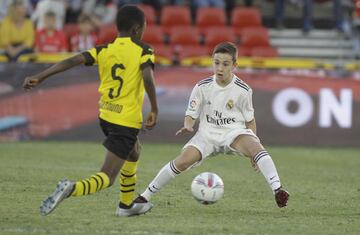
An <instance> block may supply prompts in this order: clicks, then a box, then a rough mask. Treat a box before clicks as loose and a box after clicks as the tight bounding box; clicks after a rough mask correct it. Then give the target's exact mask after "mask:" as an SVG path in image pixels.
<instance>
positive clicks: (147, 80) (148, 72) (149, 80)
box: [142, 66, 159, 129]
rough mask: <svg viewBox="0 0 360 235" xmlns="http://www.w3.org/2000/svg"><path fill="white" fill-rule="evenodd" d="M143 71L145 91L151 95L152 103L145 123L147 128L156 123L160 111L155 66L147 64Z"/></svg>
mask: <svg viewBox="0 0 360 235" xmlns="http://www.w3.org/2000/svg"><path fill="white" fill-rule="evenodd" d="M142 73H143V79H144V87H145V91H146V93H147V95H148V97H149V100H150V105H151V111H150V113H149V114H148V117H147V119H146V121H145V124H144V125H145V127H146V128H147V129H151V128H153V127H154V126H155V125H156V120H157V115H158V112H159V109H158V105H157V100H156V90H155V82H154V71H153V67H152V66H146V67H145V68H143V69H142Z"/></svg>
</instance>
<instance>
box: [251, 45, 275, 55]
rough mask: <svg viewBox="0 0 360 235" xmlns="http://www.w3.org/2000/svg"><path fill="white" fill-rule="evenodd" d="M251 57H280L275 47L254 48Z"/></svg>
mask: <svg viewBox="0 0 360 235" xmlns="http://www.w3.org/2000/svg"><path fill="white" fill-rule="evenodd" d="M250 55H251V56H252V57H279V53H278V50H277V49H276V48H273V47H254V48H252V49H251V52H250Z"/></svg>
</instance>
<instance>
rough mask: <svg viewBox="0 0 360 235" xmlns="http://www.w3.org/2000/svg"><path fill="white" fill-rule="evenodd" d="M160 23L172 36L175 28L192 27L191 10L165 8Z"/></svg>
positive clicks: (173, 7)
mask: <svg viewBox="0 0 360 235" xmlns="http://www.w3.org/2000/svg"><path fill="white" fill-rule="evenodd" d="M160 23H161V25H162V26H163V27H164V32H165V33H166V34H170V31H171V28H172V27H174V26H190V25H191V16H190V9H189V8H187V7H182V6H165V7H163V9H162V11H161V21H160Z"/></svg>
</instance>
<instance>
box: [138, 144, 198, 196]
mask: <svg viewBox="0 0 360 235" xmlns="http://www.w3.org/2000/svg"><path fill="white" fill-rule="evenodd" d="M199 161H201V153H200V151H199V150H198V149H197V148H195V147H194V146H191V145H190V146H187V147H185V148H184V150H183V151H182V153H181V154H180V155H179V156H178V157H177V158H175V159H174V160H173V161H170V162H169V163H167V164H166V165H165V166H163V168H162V169H161V170H160V171H159V172H158V174H157V175H156V176H155V178H154V179H153V180H152V181H151V183H150V184H149V186H148V187H147V189H146V190H145V191H144V192H143V193H142V194H141V196H142V197H143V198H144V199H146V200H147V201H150V199H151V197H152V196H153V195H154V194H155V193H156V192H158V191H159V190H160V189H161V188H162V187H164V186H165V185H166V184H168V183H169V182H170V181H171V180H172V179H174V178H175V177H176V176H177V175H179V174H180V173H181V172H183V171H185V170H186V169H188V168H189V167H191V166H192V165H194V164H195V163H197V162H199Z"/></svg>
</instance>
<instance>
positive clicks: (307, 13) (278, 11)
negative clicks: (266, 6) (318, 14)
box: [275, 0, 350, 34]
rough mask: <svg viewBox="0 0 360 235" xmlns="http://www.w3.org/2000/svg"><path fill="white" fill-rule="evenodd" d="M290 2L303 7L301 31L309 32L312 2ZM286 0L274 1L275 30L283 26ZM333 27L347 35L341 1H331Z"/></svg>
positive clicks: (294, 0) (305, 0)
mask: <svg viewBox="0 0 360 235" xmlns="http://www.w3.org/2000/svg"><path fill="white" fill-rule="evenodd" d="M290 2H292V3H294V4H297V5H299V6H301V5H302V7H303V19H304V24H303V31H304V32H309V31H310V30H311V29H312V28H313V0H291V1H290ZM285 4H286V0H276V2H275V21H276V26H277V28H283V26H284V11H285ZM333 9H334V18H335V27H336V29H337V30H339V31H341V32H345V33H347V34H349V33H350V32H348V31H349V27H348V23H347V22H346V21H344V9H343V5H342V0H333Z"/></svg>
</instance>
